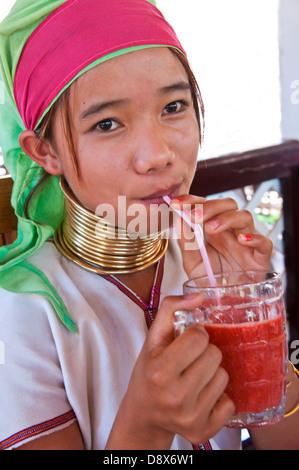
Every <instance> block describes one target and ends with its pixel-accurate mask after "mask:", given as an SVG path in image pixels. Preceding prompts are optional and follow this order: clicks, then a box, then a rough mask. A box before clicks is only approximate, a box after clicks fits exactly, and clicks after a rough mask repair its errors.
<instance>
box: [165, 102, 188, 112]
mask: <svg viewBox="0 0 299 470" xmlns="http://www.w3.org/2000/svg"><path fill="white" fill-rule="evenodd" d="M186 106H187V103H185V102H184V101H173V102H172V103H169V104H168V105H167V106H165V108H164V111H163V114H174V113H178V112H179V111H182V109H183V108H184V107H186Z"/></svg>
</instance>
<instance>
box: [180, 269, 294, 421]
mask: <svg viewBox="0 0 299 470" xmlns="http://www.w3.org/2000/svg"><path fill="white" fill-rule="evenodd" d="M215 279H216V287H211V286H210V282H209V279H208V278H207V277H201V278H197V279H191V280H189V281H187V282H185V284H184V286H183V292H184V294H185V295H188V294H192V293H201V294H202V302H201V304H200V305H198V307H197V308H196V309H194V310H193V311H178V312H176V313H175V320H174V328H175V336H177V335H179V334H182V333H183V332H184V331H185V330H186V328H188V326H190V325H193V324H195V323H199V324H202V325H203V326H204V328H205V329H206V331H207V332H208V334H209V338H210V343H212V344H215V345H216V346H217V347H218V348H219V349H220V350H221V352H222V363H221V366H222V367H223V368H224V369H225V370H226V371H227V373H228V375H229V383H228V386H227V388H226V390H225V392H226V393H227V395H228V396H229V397H230V398H231V399H232V401H233V402H234V404H235V414H234V415H233V417H232V419H231V420H230V421H229V422H228V423H227V426H228V427H234V428H251V427H257V426H263V425H267V424H273V423H276V422H278V421H279V420H280V419H281V418H283V416H284V409H285V397H286V374H287V340H286V314H285V308H284V302H283V288H282V281H281V277H280V275H279V274H277V273H275V272H272V271H263V272H262V271H247V272H228V273H222V274H218V275H215Z"/></svg>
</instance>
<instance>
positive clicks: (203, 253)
mask: <svg viewBox="0 0 299 470" xmlns="http://www.w3.org/2000/svg"><path fill="white" fill-rule="evenodd" d="M163 199H164V201H165V202H166V204H168V205H169V206H170V207H171V209H172V210H173V211H174V212H176V213H177V214H178V215H179V216H180V217H181V218H182V219H183V220H184V221H185V222H186V223H187V224H188V225H189V226H190V227H192V229H193V231H194V235H195V238H196V241H197V244H198V247H199V249H200V252H201V257H202V260H203V263H204V266H205V269H206V272H207V276H208V278H209V281H210V285H211V287H217V284H216V280H215V276H214V273H213V270H212V266H211V263H210V260H209V256H208V253H207V249H206V246H205V244H204V239H203V231H202V228H201V226H200V225H199V224H195V223H193V222H192V221H191V220H190V219H189V217H188V216H187V214H186V213H185V212H184V211H181V210H179V209H175V208H174V207H172V206H171V204H170V203H171V199H170V197H169V196H163Z"/></svg>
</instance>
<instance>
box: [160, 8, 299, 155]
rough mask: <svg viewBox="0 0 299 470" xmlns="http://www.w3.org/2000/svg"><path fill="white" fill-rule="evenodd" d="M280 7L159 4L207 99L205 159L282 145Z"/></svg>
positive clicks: (202, 153)
mask: <svg viewBox="0 0 299 470" xmlns="http://www.w3.org/2000/svg"><path fill="white" fill-rule="evenodd" d="M294 1H296V2H297V3H298V6H299V0H294ZM278 2H279V0H184V1H182V0H157V6H158V7H159V9H160V10H161V11H162V13H163V14H164V15H165V17H166V19H168V20H169V22H170V23H171V24H172V25H173V26H174V29H175V30H176V32H177V34H178V36H179V38H180V40H181V42H182V44H183V46H184V47H185V49H186V50H187V53H188V55H189V59H190V62H191V65H192V67H193V69H194V72H195V75H196V77H197V79H198V82H199V85H200V88H201V91H202V94H203V99H204V102H205V107H206V138H205V146H204V149H203V150H204V151H203V152H201V154H200V157H201V158H205V157H209V156H217V155H223V154H225V153H231V152H234V151H236V152H238V151H243V150H247V149H251V148H258V147H263V146H267V145H271V144H273V143H277V142H279V141H280V139H281V129H280V120H281V115H280V111H281V110H280V81H279V46H278V38H279V35H278Z"/></svg>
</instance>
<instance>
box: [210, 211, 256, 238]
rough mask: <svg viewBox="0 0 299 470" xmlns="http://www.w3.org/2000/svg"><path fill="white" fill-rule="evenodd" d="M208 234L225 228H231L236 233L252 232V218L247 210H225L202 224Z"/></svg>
mask: <svg viewBox="0 0 299 470" xmlns="http://www.w3.org/2000/svg"><path fill="white" fill-rule="evenodd" d="M204 228H205V230H206V231H207V233H209V234H211V235H212V234H216V233H217V234H218V233H220V232H223V231H225V230H233V231H234V232H235V234H236V235H239V234H241V233H242V234H251V233H254V230H255V228H254V220H253V217H252V214H251V213H250V212H249V211H246V210H243V211H227V212H224V213H222V214H219V215H218V216H217V218H212V219H210V220H207V221H206V223H205V225H204Z"/></svg>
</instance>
